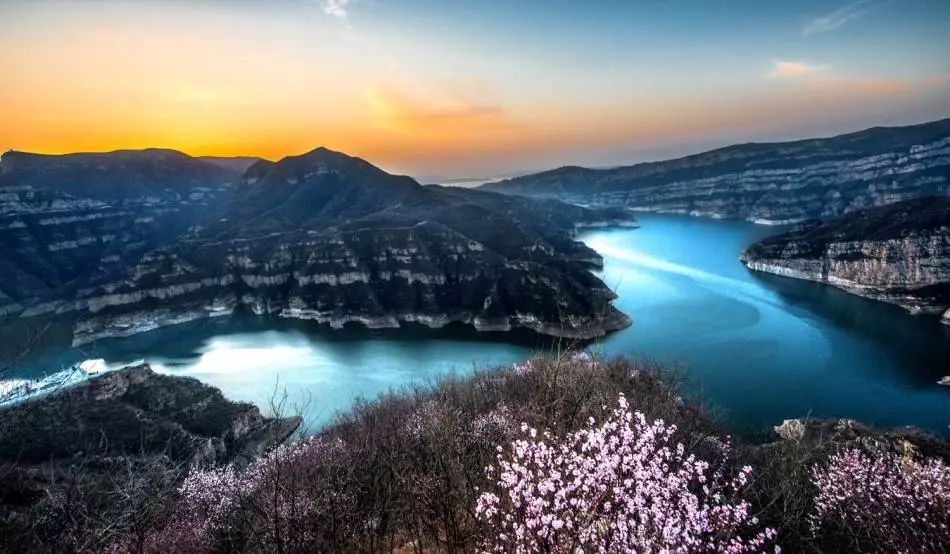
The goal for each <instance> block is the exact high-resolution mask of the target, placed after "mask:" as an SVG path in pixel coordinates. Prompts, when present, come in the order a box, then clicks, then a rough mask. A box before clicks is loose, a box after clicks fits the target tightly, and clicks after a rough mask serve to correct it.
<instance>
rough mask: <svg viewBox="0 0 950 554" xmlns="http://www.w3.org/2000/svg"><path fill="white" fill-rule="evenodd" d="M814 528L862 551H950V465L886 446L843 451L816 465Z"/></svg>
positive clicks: (812, 524)
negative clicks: (904, 454)
mask: <svg viewBox="0 0 950 554" xmlns="http://www.w3.org/2000/svg"><path fill="white" fill-rule="evenodd" d="M813 481H814V484H815V486H816V487H817V488H818V495H817V496H816V498H815V510H814V512H813V514H812V516H811V521H810V523H811V527H812V531H813V533H815V534H816V535H818V534H821V535H823V536H825V537H832V538H837V539H838V540H841V541H844V542H847V543H849V544H848V546H849V547H852V548H854V549H856V550H860V551H864V552H867V551H879V552H944V551H945V550H944V549H946V548H948V545H950V468H948V467H947V465H946V464H944V462H943V461H942V460H938V459H928V460H924V461H921V462H919V461H916V460H913V459H911V458H907V457H901V456H898V455H897V454H893V453H886V452H873V453H867V452H864V451H861V450H857V449H849V450H844V451H841V452H839V453H838V454H836V455H834V456H832V457H831V459H830V460H829V462H828V464H827V465H825V466H818V467H816V468H815V469H814V470H813Z"/></svg>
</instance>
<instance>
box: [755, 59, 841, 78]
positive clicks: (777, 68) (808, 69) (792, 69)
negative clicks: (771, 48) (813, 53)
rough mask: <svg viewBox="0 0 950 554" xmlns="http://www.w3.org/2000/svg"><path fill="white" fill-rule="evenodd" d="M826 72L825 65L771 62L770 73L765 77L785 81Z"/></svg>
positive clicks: (826, 67) (799, 62) (781, 61)
mask: <svg viewBox="0 0 950 554" xmlns="http://www.w3.org/2000/svg"><path fill="white" fill-rule="evenodd" d="M827 70H828V66H827V65H814V64H810V63H806V62H801V61H783V60H775V61H774V62H773V67H772V71H770V72H768V73H766V74H765V76H766V77H772V78H777V79H787V78H796V77H805V76H808V75H814V74H815V73H820V72H822V71H827Z"/></svg>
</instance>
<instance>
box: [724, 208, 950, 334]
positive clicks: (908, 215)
mask: <svg viewBox="0 0 950 554" xmlns="http://www.w3.org/2000/svg"><path fill="white" fill-rule="evenodd" d="M740 259H741V260H742V262H743V263H744V264H745V265H746V266H748V267H749V268H751V269H754V270H757V271H765V272H769V273H775V274H778V275H784V276H787V277H796V278H799V279H807V280H810V281H819V282H823V283H828V284H830V285H834V286H837V287H840V288H842V289H844V290H847V291H849V292H852V293H855V294H859V295H861V296H866V297H869V298H874V299H876V300H883V301H885V302H891V303H893V304H897V305H900V306H903V307H904V308H906V309H908V310H909V311H911V312H912V313H921V314H935V315H938V316H942V321H943V322H944V323H948V324H950V197H946V196H943V197H927V198H919V199H915V200H908V201H905V202H898V203H896V204H891V205H888V206H882V207H879V208H872V209H868V210H861V211H858V212H854V213H850V214H848V215H845V216H842V217H839V218H833V219H829V220H825V221H812V222H809V223H806V224H803V225H801V226H800V227H799V228H797V229H795V230H793V231H791V232H788V233H784V234H781V235H778V236H774V237H769V238H767V239H764V240H762V241H760V242H758V243H756V244H754V245H752V246H750V247H749V248H748V249H746V251H745V252H743V254H742V256H741V258H740Z"/></svg>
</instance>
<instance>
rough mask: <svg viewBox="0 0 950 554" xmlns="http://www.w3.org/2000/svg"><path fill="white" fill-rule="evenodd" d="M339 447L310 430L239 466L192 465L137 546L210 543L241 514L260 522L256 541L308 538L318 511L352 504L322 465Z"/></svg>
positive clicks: (287, 543) (224, 535)
mask: <svg viewBox="0 0 950 554" xmlns="http://www.w3.org/2000/svg"><path fill="white" fill-rule="evenodd" d="M343 451H344V445H342V444H341V443H340V442H339V441H326V440H324V439H322V438H319V437H310V438H306V439H303V440H300V441H296V442H292V443H287V444H284V445H281V446H279V447H277V448H275V449H274V450H273V451H271V452H270V453H269V454H267V455H265V456H261V457H259V458H257V459H256V460H255V461H254V462H252V463H251V464H250V465H249V466H248V467H246V468H245V469H243V470H241V471H239V470H237V469H235V468H234V466H231V465H228V466H224V467H217V468H207V469H202V468H196V469H193V470H192V471H191V472H190V473H189V474H188V475H187V477H186V478H185V479H184V481H183V482H182V483H181V485H180V486H179V489H178V500H177V502H176V504H175V506H174V508H175V511H174V514H173V515H172V518H171V520H170V521H168V522H167V523H166V524H165V526H164V528H163V529H157V530H155V532H153V533H152V534H151V535H150V536H148V537H146V540H145V545H144V550H145V551H146V552H168V551H188V552H207V551H215V550H218V549H220V544H219V543H220V541H221V540H223V539H228V538H229V535H231V534H232V533H234V532H236V531H237V530H238V529H240V528H241V527H242V526H243V525H244V524H245V523H246V522H247V521H256V522H259V525H258V526H257V527H256V528H255V529H254V530H253V535H254V538H255V540H256V541H257V542H258V544H259V545H263V546H266V545H269V544H270V545H272V544H278V543H279V544H282V545H284V547H291V546H296V547H303V546H305V545H308V544H312V543H314V541H315V540H316V537H315V536H314V532H315V531H317V532H318V531H319V529H318V527H319V526H320V525H322V524H323V521H322V519H321V518H323V519H325V516H326V514H335V515H342V514H343V513H344V512H345V511H346V510H348V509H351V508H352V507H353V504H354V501H355V499H354V498H352V494H350V493H349V492H348V491H347V489H346V488H345V487H342V486H338V485H339V483H334V479H333V472H332V471H328V470H327V469H328V468H329V467H332V466H333V465H334V463H337V465H339V464H338V460H337V461H336V462H335V461H334V457H335V456H339V455H340V454H341V453H342V452H343ZM331 517H332V516H331ZM113 550H114V551H115V552H121V551H123V550H124V548H123V545H115V546H114V547H113Z"/></svg>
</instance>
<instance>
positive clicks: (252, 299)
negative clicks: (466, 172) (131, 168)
mask: <svg viewBox="0 0 950 554" xmlns="http://www.w3.org/2000/svg"><path fill="white" fill-rule="evenodd" d="M14 160H15V162H16V164H15V165H14V166H13V167H14V170H15V169H16V166H17V165H19V161H18V160H17V158H16V157H15V158H14ZM195 162H196V163H201V164H203V165H202V166H201V167H202V168H203V169H202V171H205V170H206V167H210V168H212V169H214V171H216V172H218V173H215V174H214V175H231V173H228V172H226V171H224V170H222V169H220V168H219V167H217V166H213V165H209V164H205V163H204V162H201V161H200V160H195ZM6 163H7V162H6V157H5V158H4V165H6ZM14 170H11V175H12V174H15V173H16V172H15V171H14ZM222 171H224V173H221V172H222ZM206 178H207V177H205V178H203V179H199V182H203V180H204V179H206ZM18 182H27V183H30V182H31V179H30V176H29V175H26V176H24V175H22V174H20V181H18ZM20 186H22V185H20ZM30 186H31V187H32V185H30ZM206 188H210V191H212V192H214V194H215V195H214V196H212V197H201V198H197V199H194V200H192V196H191V194H190V193H189V194H188V195H185V196H184V198H183V197H182V195H181V194H180V193H177V191H173V190H171V189H167V187H166V189H165V190H166V193H167V194H166V197H165V198H166V200H163V201H162V202H161V203H160V205H161V206H162V207H165V208H167V209H171V208H172V207H177V208H178V211H177V212H175V213H178V214H180V213H182V212H185V213H186V214H189V215H194V217H193V218H188V217H182V216H179V217H177V218H175V219H172V220H171V221H170V222H169V221H167V220H162V221H161V222H159V223H155V225H157V226H160V229H154V228H153V229H150V230H142V231H139V230H138V228H137V227H136V224H135V218H139V217H142V216H141V212H140V211H137V210H136V209H134V207H133V206H130V205H129V203H128V202H127V203H124V204H122V207H123V209H125V211H127V212H129V213H130V216H129V217H132V218H133V219H131V220H129V219H117V223H116V224H115V228H114V229H112V228H108V229H107V228H97V230H98V231H99V233H98V234H97V233H96V232H95V231H93V230H85V229H83V228H81V227H76V229H77V230H76V231H74V232H73V235H80V234H81V235H82V236H84V237H87V238H85V239H83V240H79V239H74V240H73V241H72V242H69V245H70V248H69V249H67V250H68V251H70V252H72V251H74V250H75V251H76V255H75V257H72V256H67V257H65V258H62V259H60V258H59V257H58V256H59V255H58V254H56V255H51V254H49V253H50V252H59V251H58V250H55V248H58V246H56V245H58V244H60V243H62V242H64V241H61V240H59V239H58V238H51V237H49V236H48V235H40V234H38V233H36V232H31V233H29V234H26V235H24V232H22V230H23V229H33V227H30V226H29V225H28V226H27V227H17V228H16V229H19V230H18V231H16V233H13V234H9V235H6V236H5V237H4V240H8V241H11V242H13V243H15V244H16V245H17V248H15V249H12V250H11V252H16V254H15V255H12V256H0V264H6V266H7V267H10V268H11V269H13V270H14V273H12V274H11V275H15V276H16V277H15V278H13V279H7V278H6V276H4V278H2V279H0V292H2V296H0V303H2V304H3V306H5V308H4V307H0V310H6V314H7V317H8V318H9V317H15V316H19V317H32V316H35V315H43V314H46V315H49V314H56V315H57V316H58V317H66V318H70V320H72V321H74V322H75V333H74V342H75V343H83V342H88V341H90V340H94V339H97V338H102V337H108V336H116V335H126V334H132V333H135V332H139V331H143V330H148V329H152V328H155V327H158V326H161V325H166V324H172V323H178V322H183V321H188V320H191V319H195V318H200V317H212V316H219V315H227V314H231V313H234V312H236V311H246V312H251V313H255V314H274V315H277V316H281V317H292V318H304V319H314V320H317V321H320V322H324V323H328V324H330V325H332V326H334V327H340V326H342V325H344V324H346V323H349V322H357V323H362V324H364V325H367V326H370V327H396V326H399V324H400V323H401V322H420V323H424V324H427V325H431V326H441V325H444V324H446V323H448V322H452V321H458V322H463V323H468V324H471V325H473V326H475V327H476V328H477V329H480V330H508V329H510V328H512V327H525V328H529V329H533V330H535V331H537V332H539V333H543V334H550V335H558V336H568V337H578V338H589V337H594V336H598V335H601V334H603V333H605V332H607V331H610V330H613V329H618V328H622V327H625V326H626V325H629V319H628V318H627V317H626V316H625V315H623V314H622V313H620V312H619V311H617V310H616V309H615V308H614V307H613V306H612V305H611V300H612V299H613V298H614V295H613V293H612V292H611V291H610V290H609V289H608V288H607V287H606V286H605V285H604V284H603V283H602V282H601V281H600V280H598V279H597V278H596V277H594V276H593V275H592V274H591V273H590V269H593V268H596V267H599V265H600V263H601V259H600V257H599V256H598V255H597V253H596V252H594V251H592V250H591V249H589V248H587V247H586V246H584V245H583V244H581V243H579V242H577V241H575V240H574V239H573V234H574V231H575V229H576V228H578V227H582V226H585V225H604V224H631V221H632V219H631V218H630V216H629V214H627V213H626V212H624V211H621V210H616V209H585V208H579V207H576V206H569V205H565V204H563V203H560V202H556V201H547V200H529V199H525V198H520V197H512V196H505V195H500V194H495V193H489V192H483V191H473V190H461V189H448V188H443V187H437V186H429V187H424V186H422V185H419V184H418V183H417V182H415V181H414V180H412V179H411V178H409V177H400V176H394V175H390V174H388V173H386V172H384V171H382V170H380V169H379V168H376V167H374V166H373V165H371V164H369V163H368V162H366V161H364V160H361V159H358V158H353V157H350V156H346V155H344V154H340V153H337V152H332V151H329V150H326V149H317V150H314V151H313V152H310V153H308V154H305V155H303V156H295V157H289V158H285V159H284V160H281V161H280V162H277V163H273V162H267V161H260V162H257V163H255V164H254V165H252V166H251V167H250V168H249V169H248V170H247V172H246V173H245V175H244V177H243V180H242V181H241V182H240V183H239V184H237V185H230V184H221V185H218V186H216V187H214V188H211V187H206ZM31 190H32V189H31ZM41 190H43V191H44V194H60V195H62V194H67V193H69V191H68V190H62V189H56V188H53V190H52V192H48V193H47V192H45V191H46V190H48V189H41ZM185 190H189V189H187V188H186V189H185ZM32 194H34V195H35V194H37V193H36V192H35V191H33V192H32ZM77 198H78V199H81V200H82V201H83V202H85V201H90V202H92V201H95V200H97V198H95V197H91V196H90V195H88V194H86V195H83V196H77ZM206 198H211V199H212V200H213V201H208V202H204V203H200V204H199V203H197V202H198V201H199V200H204V199H206ZM78 202H79V200H77V203H78ZM174 202H178V204H174ZM191 202H195V204H192V203H191ZM192 207H193V208H195V209H193V210H192V209H190V208H192ZM111 208H112V206H111V205H99V204H95V205H89V206H88V207H85V208H84V209H85V210H86V211H84V212H82V213H72V212H70V214H69V215H68V216H64V217H72V218H75V217H90V218H92V217H96V216H98V215H100V214H101V213H103V212H101V210H108V209H111ZM186 208H188V209H186ZM75 209H78V208H75ZM15 213H16V216H17V217H18V218H20V219H16V221H21V220H26V221H33V220H35V219H36V218H39V217H41V215H40V214H36V213H33V212H31V211H30V210H28V209H19V210H18V211H16V212H15ZM30 218H33V219H30ZM96 220H98V219H96ZM83 221H85V220H83ZM90 221H93V220H92V219H90ZM77 223H78V221H77ZM36 226H38V224H34V227H36ZM143 233H144V234H147V235H148V236H149V240H148V241H146V240H145V239H141V240H138V241H135V240H133V239H134V237H136V236H139V235H140V234H143ZM110 235H111V238H110ZM120 236H121V237H122V239H121V241H120V243H119V244H121V248H120V247H119V245H118V244H115V243H116V238H115V237H120ZM73 242H75V246H73ZM142 242H144V243H145V244H139V243H142ZM130 243H131V245H130ZM51 245H52V248H53V249H51ZM111 245H114V246H115V247H114V248H113V246H111ZM93 246H95V249H92V247H93ZM77 249H79V250H77ZM106 258H108V259H109V260H111V261H113V262H114V265H112V266H108V267H107V266H106V265H105V262H104V261H103V260H104V259H106ZM72 259H76V260H82V261H83V262H84V264H85V265H82V266H80V265H78V264H79V262H70V261H69V260H72ZM71 263H72V265H70V264H71ZM44 270H45V271H47V272H48V273H50V274H52V275H53V277H55V278H54V279H48V278H46V277H45V274H44ZM66 275H68V276H72V280H69V279H67V278H66V277H65V276H66Z"/></svg>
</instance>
